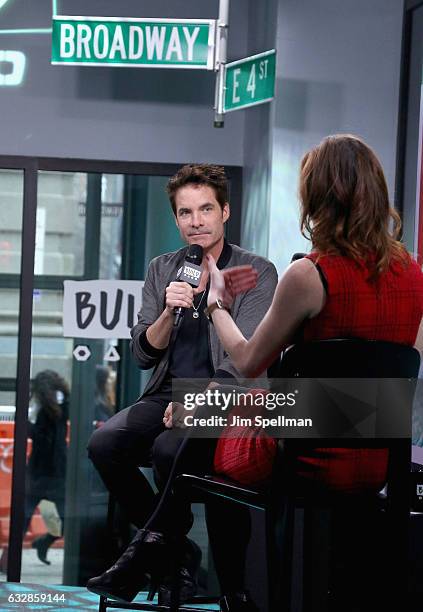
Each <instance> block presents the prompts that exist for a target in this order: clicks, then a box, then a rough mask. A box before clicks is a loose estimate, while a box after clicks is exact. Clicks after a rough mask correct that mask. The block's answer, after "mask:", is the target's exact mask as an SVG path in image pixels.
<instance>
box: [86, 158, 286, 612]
mask: <svg viewBox="0 0 423 612" xmlns="http://www.w3.org/2000/svg"><path fill="white" fill-rule="evenodd" d="M167 192H168V195H169V199H170V203H171V205H172V210H173V213H174V215H175V221H176V225H177V227H178V229H179V231H180V234H181V237H182V239H183V240H184V241H185V242H186V243H187V244H188V245H192V244H198V245H200V246H201V247H202V248H203V250H204V255H206V254H212V255H213V257H214V258H215V260H216V261H217V265H218V267H219V268H220V269H223V268H226V267H232V266H236V265H242V264H250V265H253V266H254V268H256V269H257V270H258V273H259V277H258V282H257V286H256V287H255V288H254V289H251V290H250V291H248V292H247V293H245V294H243V295H240V296H238V297H237V298H236V299H235V301H234V303H233V305H232V308H231V313H232V317H233V318H234V320H235V321H236V323H237V325H238V326H239V327H240V329H241V330H242V332H243V333H244V335H245V336H246V337H247V338H249V337H250V336H251V335H252V333H253V332H254V329H255V328H256V326H257V325H258V323H259V322H260V320H261V319H262V318H263V316H264V314H265V313H266V312H267V310H268V308H269V306H270V303H271V301H272V297H273V293H274V290H275V287H276V284H277V273H276V269H275V267H274V266H273V264H271V263H270V262H269V261H267V260H266V259H264V258H262V257H258V256H256V255H253V254H252V253H249V252H248V251H245V250H243V249H241V248H239V247H237V246H234V245H230V244H229V243H227V242H226V240H225V238H224V225H225V223H226V221H227V220H228V218H229V214H230V210H229V204H228V191H227V179H226V176H225V173H224V169H223V168H222V167H219V166H213V165H209V164H198V165H187V166H184V167H183V168H181V169H180V170H179V172H177V174H176V175H175V176H174V177H172V178H171V179H170V180H169V183H168V185H167ZM186 253H187V247H186V248H183V249H180V250H179V251H176V252H172V253H166V254H165V255H161V256H159V257H157V258H155V259H154V260H153V261H152V262H151V263H150V265H149V268H148V272H147V278H146V281H145V285H144V289H143V304H142V308H141V310H140V313H139V315H138V323H137V325H135V327H134V328H133V329H132V332H131V335H132V342H131V347H132V352H133V355H134V357H135V359H136V361H137V363H138V364H139V366H140V367H141V368H142V369H150V368H152V367H154V368H155V369H154V372H153V375H152V377H151V379H150V381H149V383H148V385H147V387H146V389H145V391H144V394H143V395H142V397H141V398H140V399H139V400H138V401H137V403H136V404H134V405H133V406H131V407H129V408H126V409H125V410H122V411H121V412H119V413H118V414H116V415H115V416H113V417H112V418H111V419H109V420H108V421H107V422H106V423H105V424H104V425H103V426H102V427H101V428H100V429H98V430H97V431H96V432H95V433H94V434H93V436H92V438H91V440H90V443H89V455H90V458H91V459H92V461H93V463H94V464H95V466H96V468H97V470H98V471H99V473H100V475H101V477H102V479H103V481H104V482H105V484H106V486H107V487H108V488H109V490H110V492H111V493H112V494H113V495H114V497H115V498H116V499H117V500H118V501H119V502H120V504H121V505H122V507H123V508H124V509H125V510H126V512H127V514H128V517H129V519H130V520H131V521H132V522H133V523H134V524H135V525H136V526H137V527H142V526H143V525H144V524H145V522H146V519H147V518H148V517H149V516H150V514H151V512H152V510H153V508H154V494H153V491H152V489H151V487H150V486H149V484H148V482H147V480H146V479H145V478H144V476H143V475H142V473H141V472H140V470H139V466H140V465H145V464H148V462H149V460H150V459H151V458H152V463H153V470H154V476H155V480H156V483H157V485H158V488H159V490H160V491H162V490H163V488H164V486H165V484H166V482H167V480H168V476H169V472H170V469H171V466H172V464H173V461H174V458H175V456H176V454H177V452H178V449H179V446H180V444H181V442H182V440H181V438H180V437H178V436H172V432H170V431H168V429H167V427H166V426H169V424H170V423H169V413H170V402H171V382H172V379H173V378H175V377H176V378H205V379H209V380H211V379H213V378H215V379H222V378H228V379H232V380H234V379H236V377H237V376H238V372H237V371H236V369H235V368H234V366H233V365H232V363H231V360H230V359H229V358H228V357H227V356H226V355H225V353H224V350H223V347H222V345H221V344H220V342H219V340H218V337H217V335H216V333H215V331H214V328H213V326H212V325H210V323H209V321H208V319H207V318H206V316H205V314H204V313H203V308H204V307H205V305H206V303H207V293H208V285H207V281H208V273H207V271H206V270H205V271H204V272H203V274H202V278H201V284H200V287H199V292H198V293H196V295H194V291H193V288H192V287H191V286H190V285H189V284H188V283H185V282H178V281H176V280H175V279H176V276H177V271H178V270H179V269H180V267H181V265H182V264H183V262H184V259H185V256H186ZM178 307H183V308H184V309H185V311H184V313H185V314H184V317H183V319H182V323H181V324H180V326H179V328H178V329H177V333H175V332H174V331H172V330H173V329H174V319H175V314H174V311H175V308H178ZM194 442H195V443H196V444H193V445H191V447H192V449H194V455H192V457H191V459H192V463H191V465H192V470H194V469H195V470H196V471H202V472H203V473H204V471H210V470H211V468H212V465H213V453H214V443H215V441H211V440H196V441H194ZM200 444H201V448H200V446H199V445H200ZM197 449H198V454H195V453H196V450H197ZM191 452H192V451H191ZM206 511H207V523H208V530H209V535H210V541H211V544H212V548H213V553H214V556H215V561H216V567H217V571H218V575H219V580H220V582H221V587H222V590H223V593H224V595H225V598H224V599H222V601H224V602H225V603H224V604H223V603H222V606H226V609H229V608H228V605H229V604H228V602H233V603H231V607H230V609H231V612H232V610H243V611H244V610H245V612H249V611H250V610H255V607H254V606H253V604H252V603H251V602H250V600H249V598H248V596H247V595H246V594H245V592H244V586H243V580H244V576H243V563H239V561H238V560H237V561H238V563H235V561H234V563H231V561H230V556H231V554H235V553H231V552H230V551H235V550H238V552H237V553H236V554H237V555H238V556H239V555H240V554H243V553H245V548H246V545H247V541H248V535H249V513H248V511H247V510H246V509H245V510H240V509H239V508H236V507H233V508H231V505H230V504H225V509H224V510H223V506H221V502H219V501H216V502H214V503H213V504H210V505H208V507H207V509H206ZM223 513H224V514H223ZM162 514H163V513H162ZM223 517H224V520H223ZM191 522H192V516H191V513H190V511H189V509H187V511H186V512H183V513H181V512H177V511H176V509H174V508H172V506H171V505H169V507H168V509H167V516H165V517H164V518H163V516H162V518H161V523H160V524H156V523H155V525H154V529H155V531H154V533H155V534H156V535H157V534H159V535H160V536H162V535H163V534H165V535H166V534H167V533H168V532H169V529H170V525H171V526H172V528H174V529H179V530H180V531H181V532H183V533H187V532H188V530H189V529H190V527H191ZM149 529H151V527H150V525H149ZM144 531H145V530H144ZM156 535H155V536H154V538H153V539H154V540H155V542H156V541H158V540H159V539H160V538H158V537H156ZM143 537H144V536H143ZM160 541H161V540H160ZM186 541H187V545H186V549H187V550H186V552H185V560H186V562H185V564H184V565H185V567H184V568H183V569H182V570H181V598H185V599H186V598H187V597H188V596H189V595H191V594H192V592H193V591H194V588H195V579H194V576H193V575H192V574H193V573H195V569H196V568H194V562H193V558H194V557H195V550H194V551H193V546H192V543H191V542H190V541H189V540H186ZM131 546H132V544H131ZM134 547H135V545H134ZM135 548H137V550H139V549H140V546H138V547H135ZM135 548H134V550H135ZM150 548H152V547H150ZM128 550H129V549H128ZM134 554H135V553H134ZM127 559H128V555H127V557H126V561H124V563H123V562H122V563H123V565H122V563H121V560H119V561H118V562H117V564H115V566H114V567H117V568H118V569H117V570H114V572H115V573H114V574H113V572H111V571H110V570H109V573H108V574H107V572H106V573H105V574H107V576H106V575H105V574H103V576H102V577H99V578H95V579H92V580H91V581H90V582H89V584H88V586H89V588H90V589H91V590H94V591H95V592H98V593H108V594H109V595H112V596H113V595H116V594H117V592H118V591H117V590H116V588H115V586H114V585H115V584H117V583H119V580H120V583H122V575H121V576H120V575H119V572H120V571H121V569H119V568H122V567H123V568H128V567H129V566H128V561H127ZM235 566H236V567H237V568H240V569H239V571H238V570H233V568H234V567H235ZM144 569H145V571H149V570H147V568H144ZM122 571H124V572H125V571H127V570H126V569H124V570H122ZM237 572H238V574H237ZM150 573H151V572H150ZM119 576H120V577H119ZM125 580H126V578H125ZM125 580H123V582H125ZM138 581H139V576H138ZM129 583H130V584H129ZM119 589H120V590H119V594H120V595H119V596H121V598H125V596H126V598H127V599H130V598H131V597H130V596H131V595H132V596H135V595H133V593H136V591H137V588H136V585H135V584H134V582H133V581H131V580H129V581H128V588H127V589H126V590H125V587H124V589H123V591H122V588H120V587H119ZM166 592H168V590H167V591H166V587H165V585H162V588H161V590H160V593H159V595H160V597H161V601H162V603H165V602H166V601H167V599H166V597H167V595H166ZM122 594H123V595H122ZM222 609H223V607H222Z"/></svg>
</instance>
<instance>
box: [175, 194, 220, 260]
mask: <svg viewBox="0 0 423 612" xmlns="http://www.w3.org/2000/svg"><path fill="white" fill-rule="evenodd" d="M175 207H176V225H177V226H178V229H179V231H180V233H181V237H182V239H183V240H184V241H185V242H187V243H188V244H199V245H200V246H202V247H203V249H204V251H205V252H210V251H211V250H212V248H213V247H214V246H216V245H217V244H219V243H220V242H221V240H222V239H223V234H224V232H223V226H224V223H225V222H226V220H227V219H228V218H229V204H228V203H226V204H225V205H224V207H223V210H222V208H221V207H220V204H219V202H218V201H217V200H216V194H215V192H214V189H213V188H212V187H209V186H208V185H185V187H181V188H180V189H178V191H177V192H176V194H175Z"/></svg>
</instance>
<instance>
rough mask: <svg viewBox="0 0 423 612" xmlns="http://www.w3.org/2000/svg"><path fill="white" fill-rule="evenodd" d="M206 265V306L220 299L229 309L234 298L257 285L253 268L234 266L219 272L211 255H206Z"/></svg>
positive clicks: (255, 271)
mask: <svg viewBox="0 0 423 612" xmlns="http://www.w3.org/2000/svg"><path fill="white" fill-rule="evenodd" d="M207 263H208V268H209V273H210V290H209V295H208V299H207V304H208V305H210V304H213V303H214V302H215V301H216V299H220V300H222V302H223V303H224V305H225V306H228V307H230V306H231V305H232V302H233V301H234V298H235V296H237V295H238V294H239V293H244V292H245V291H248V290H249V289H253V288H254V287H255V286H256V285H257V279H258V272H257V270H256V269H255V268H253V266H248V265H247V266H235V267H233V268H228V269H227V270H219V269H218V267H217V266H216V262H215V260H214V259H213V256H212V255H207Z"/></svg>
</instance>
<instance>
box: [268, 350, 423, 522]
mask: <svg viewBox="0 0 423 612" xmlns="http://www.w3.org/2000/svg"><path fill="white" fill-rule="evenodd" d="M419 367H420V354H419V352H418V351H417V350H416V349H415V348H413V347H411V346H406V345H402V344H397V343H394V342H385V341H369V340H361V339H344V338H339V339H333V340H332V339H331V340H320V341H314V342H309V343H302V344H297V345H294V346H292V347H290V348H289V349H287V350H286V351H285V352H284V354H283V356H282V359H281V362H280V367H279V372H278V376H279V377H280V378H291V377H302V378H338V377H339V378H396V379H400V378H407V379H413V380H415V379H417V377H418V373H419ZM408 390H409V391H410V392H409V393H407V395H406V396H401V399H403V397H404V398H405V399H404V401H403V402H401V405H399V406H398V409H399V410H404V411H408V412H407V413H406V414H407V418H408V415H409V416H410V437H407V438H394V437H392V438H384V439H354V440H352V439H351V440H348V439H344V438H342V439H336V440H334V439H331V440H327V439H324V440H322V439H319V440H288V441H287V442H286V443H285V445H284V446H283V447H282V448H281V450H280V453H279V459H278V461H277V464H279V466H281V465H283V464H284V462H285V463H289V459H292V458H293V457H294V456H295V455H298V454H301V453H302V452H303V451H304V449H305V448H310V447H311V446H342V447H361V448H389V461H388V475H387V482H388V505H389V507H390V508H391V509H392V511H393V512H394V514H395V513H400V514H403V513H405V512H407V513H408V507H409V504H408V502H409V483H408V480H409V474H410V466H411V407H412V401H413V396H414V386H413V385H411V386H408ZM380 395H381V397H380V398H378V404H379V405H380V404H382V405H383V402H384V397H383V394H380ZM404 402H405V403H407V404H408V405H404ZM277 469H278V467H276V470H277Z"/></svg>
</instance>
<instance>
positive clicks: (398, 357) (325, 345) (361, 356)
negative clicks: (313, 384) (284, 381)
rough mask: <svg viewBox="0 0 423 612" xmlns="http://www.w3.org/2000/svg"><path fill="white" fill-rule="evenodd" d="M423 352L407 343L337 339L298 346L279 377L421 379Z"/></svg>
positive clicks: (287, 354) (289, 353)
mask: <svg viewBox="0 0 423 612" xmlns="http://www.w3.org/2000/svg"><path fill="white" fill-rule="evenodd" d="M419 367H420V354H419V352H418V351H417V350H416V349H415V348H413V347H411V346H407V345H405V344H398V343H396V342H385V341H371V340H361V339H355V338H352V339H344V338H337V339H333V340H332V339H331V340H318V341H314V342H305V343H300V344H296V345H294V346H292V347H290V348H288V349H287V350H286V351H285V352H284V354H283V356H282V359H281V362H280V365H279V371H278V376H280V377H281V378H282V377H287V378H288V377H295V376H299V377H302V378H338V377H342V378H417V376H418V373H419Z"/></svg>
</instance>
